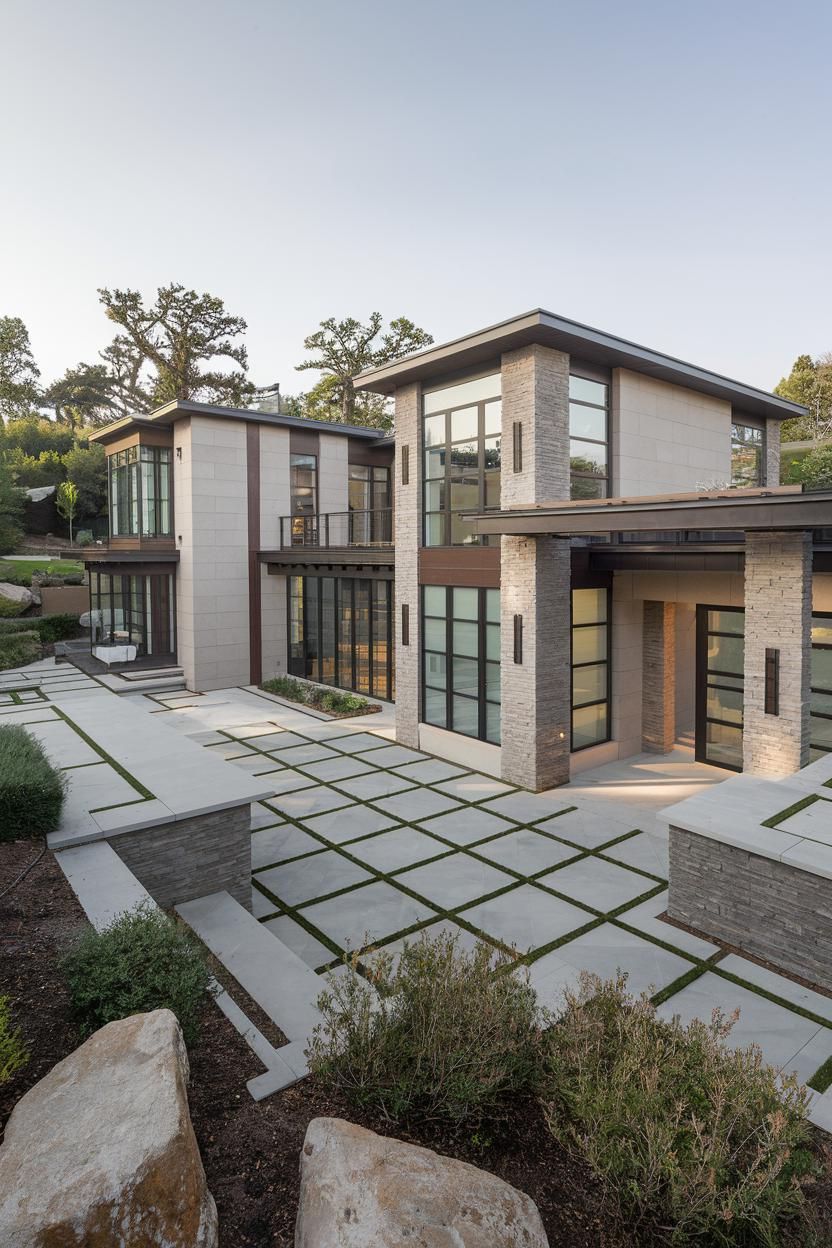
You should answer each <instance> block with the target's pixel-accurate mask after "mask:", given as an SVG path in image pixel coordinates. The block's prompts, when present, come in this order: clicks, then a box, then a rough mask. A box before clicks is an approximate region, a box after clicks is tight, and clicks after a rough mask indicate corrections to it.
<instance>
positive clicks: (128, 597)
mask: <svg viewBox="0 0 832 1248" xmlns="http://www.w3.org/2000/svg"><path fill="white" fill-rule="evenodd" d="M90 608H91V610H90V620H91V625H92V644H93V645H127V644H129V645H134V646H136V649H137V657H139V658H141V657H142V656H143V655H173V654H175V652H176V641H175V611H174V590H173V577H172V576H171V575H170V573H160V574H158V575H157V574H152V575H148V576H120V575H119V576H112V575H110V574H109V573H104V572H91V573H90Z"/></svg>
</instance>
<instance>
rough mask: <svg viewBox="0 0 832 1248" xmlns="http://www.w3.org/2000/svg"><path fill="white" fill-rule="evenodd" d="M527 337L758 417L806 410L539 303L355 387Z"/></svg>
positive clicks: (470, 366)
mask: <svg viewBox="0 0 832 1248" xmlns="http://www.w3.org/2000/svg"><path fill="white" fill-rule="evenodd" d="M532 343H540V344H541V345H543V346H549V347H555V348H556V349H557V350H559V351H565V352H566V353H567V354H569V355H574V356H577V357H579V358H580V359H581V360H584V361H586V362H588V363H593V364H597V365H600V366H601V367H603V368H628V369H632V370H633V371H635V372H638V373H645V374H646V375H647V376H649V377H655V378H657V379H658V380H660V381H667V382H670V383H671V384H673V385H676V386H687V387H688V388H689V389H691V390H698V391H700V392H701V393H703V394H709V395H711V396H713V397H714V398H718V399H724V400H726V401H727V402H729V403H732V404H733V405H734V406H735V407H737V408H741V409H742V410H743V411H744V412H748V413H749V414H751V415H753V416H757V417H759V418H761V419H775V420H787V419H789V418H790V417H794V416H805V415H806V410H807V409H806V408H805V407H803V406H801V404H799V403H791V402H790V401H789V400H788V399H781V398H780V397H779V396H778V395H776V394H769V393H768V391H766V390H759V389H758V388H757V387H756V386H749V385H746V384H745V383H744V382H741V381H734V380H733V379H732V378H730V377H723V376H722V375H721V374H720V373H714V372H711V371H710V370H709V369H705V368H698V367H697V366H696V365H694V364H688V363H686V362H685V361H684V360H679V359H676V358H675V357H674V356H671V355H664V354H662V352H660V351H653V350H651V349H650V348H649V347H642V346H640V345H639V344H638V343H635V342H629V341H628V340H627V339H625V338H616V337H615V336H614V335H613V334H608V333H605V332H604V331H603V330H600V329H592V328H591V327H590V326H589V325H582V324H580V323H579V322H578V321H570V320H567V319H566V318H565V317H562V316H557V315H555V313H553V312H546V311H544V310H543V309H542V308H536V309H535V310H534V311H532V312H527V313H525V314H524V315H523V316H516V317H513V318H512V319H511V320H508V321H501V322H500V323H499V324H498V325H491V326H489V327H488V328H487V329H481V330H478V331H477V332H476V333H473V334H467V335H466V336H465V337H464V338H456V339H454V340H453V341H452V342H446V343H443V344H441V345H440V346H436V347H429V348H428V349H427V350H425V351H419V352H417V353H416V354H415V355H409V356H405V358H404V359H401V360H395V361H394V362H393V363H392V364H387V365H385V366H384V367H383V368H376V369H369V370H368V371H367V372H364V373H360V374H359V375H358V377H356V379H355V388H356V389H357V390H371V391H372V392H373V393H375V394H392V393H393V392H394V391H395V390H396V389H397V388H398V387H399V386H404V385H407V384H409V383H410V382H414V381H418V382H421V383H422V384H424V383H426V382H428V381H433V380H436V379H437V378H440V377H442V376H443V375H446V374H450V373H457V372H459V373H463V372H468V371H474V370H476V369H478V368H480V367H482V366H484V365H486V364H489V363H493V362H495V361H496V360H499V357H500V356H501V355H502V353H503V352H504V351H514V350H516V349H517V348H518V347H524V346H529V345H530V344H532Z"/></svg>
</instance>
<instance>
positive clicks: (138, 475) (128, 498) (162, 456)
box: [107, 446, 173, 537]
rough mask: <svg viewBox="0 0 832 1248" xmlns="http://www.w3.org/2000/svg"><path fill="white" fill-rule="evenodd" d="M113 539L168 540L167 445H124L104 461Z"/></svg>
mask: <svg viewBox="0 0 832 1248" xmlns="http://www.w3.org/2000/svg"><path fill="white" fill-rule="evenodd" d="M107 469H108V472H109V478H110V533H111V534H112V536H113V537H170V535H171V533H172V531H173V527H172V524H171V455H170V447H167V446H128V447H127V449H126V450H124V451H116V452H115V454H113V455H111V456H110V457H109V459H108V461H107Z"/></svg>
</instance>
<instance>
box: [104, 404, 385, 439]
mask: <svg viewBox="0 0 832 1248" xmlns="http://www.w3.org/2000/svg"><path fill="white" fill-rule="evenodd" d="M183 416H218V417H221V418H222V419H225V420H241V421H248V422H252V421H253V422H254V423H256V424H258V425H278V426H280V427H281V428H288V429H320V430H323V431H324V432H325V433H341V434H346V435H347V437H350V438H359V439H360V440H361V441H364V442H385V441H387V440H388V439H389V436H390V435H389V433H388V432H387V430H385V429H371V428H368V427H367V426H366V425H342V424H335V423H334V422H330V421H325V420H307V419H306V418H305V417H303V416H280V415H278V414H277V413H276V412H254V411H251V410H250V409H249V408H247V407H221V406H220V405H219V404H216V403H196V402H194V401H193V400H191V399H174V400H172V401H171V402H170V403H165V404H164V406H163V407H157V408H156V409H155V411H152V412H147V413H137V414H136V415H135V416H122V417H121V419H119V420H114V421H112V422H111V423H110V424H109V425H104V426H103V428H101V429H96V431H95V433H91V434H90V437H89V440H90V442H107V441H109V439H110V438H112V437H114V436H115V434H117V433H121V432H123V430H125V429H132V428H138V429H147V428H150V429H152V428H158V427H159V426H165V425H172V424H173V423H174V421H175V420H179V419H180V418H181V417H183Z"/></svg>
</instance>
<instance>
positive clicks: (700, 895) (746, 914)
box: [667, 824, 832, 990]
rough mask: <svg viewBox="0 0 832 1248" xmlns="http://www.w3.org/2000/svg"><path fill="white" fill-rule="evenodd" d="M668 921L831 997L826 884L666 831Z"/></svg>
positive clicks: (830, 903)
mask: <svg viewBox="0 0 832 1248" xmlns="http://www.w3.org/2000/svg"><path fill="white" fill-rule="evenodd" d="M667 911H668V914H669V915H670V917H671V918H673V919H678V920H679V921H680V922H682V923H687V924H689V925H690V926H691V927H695V928H698V929H699V930H700V931H702V932H705V933H707V934H708V935H709V936H713V937H715V938H716V939H717V940H723V941H725V942H726V943H727V944H731V945H736V946H737V947H738V948H739V949H743V950H745V951H746V952H747V953H751V954H754V955H755V956H756V957H759V958H764V959H765V960H766V961H768V962H773V963H774V965H775V966H778V967H781V968H782V969H783V970H784V971H787V972H791V973H792V974H794V975H800V976H803V977H804V978H806V979H809V980H812V981H813V982H814V983H817V984H819V985H820V986H821V987H823V988H827V989H830V990H832V925H830V916H832V880H830V879H828V878H827V877H825V876H821V875H813V874H811V873H810V872H808V871H801V870H798V869H797V868H795V867H790V866H786V865H785V864H784V863H783V862H780V861H778V860H777V859H773V858H764V857H762V856H761V855H759V854H754V853H749V852H748V851H746V850H744V849H739V848H736V847H734V846H733V845H726V844H724V843H723V842H721V841H716V840H711V839H710V838H709V837H704V836H698V835H697V834H696V833H694V832H688V831H685V830H684V829H682V828H676V827H674V826H673V825H672V824H671V827H670V891H669V900H668V907H667Z"/></svg>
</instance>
